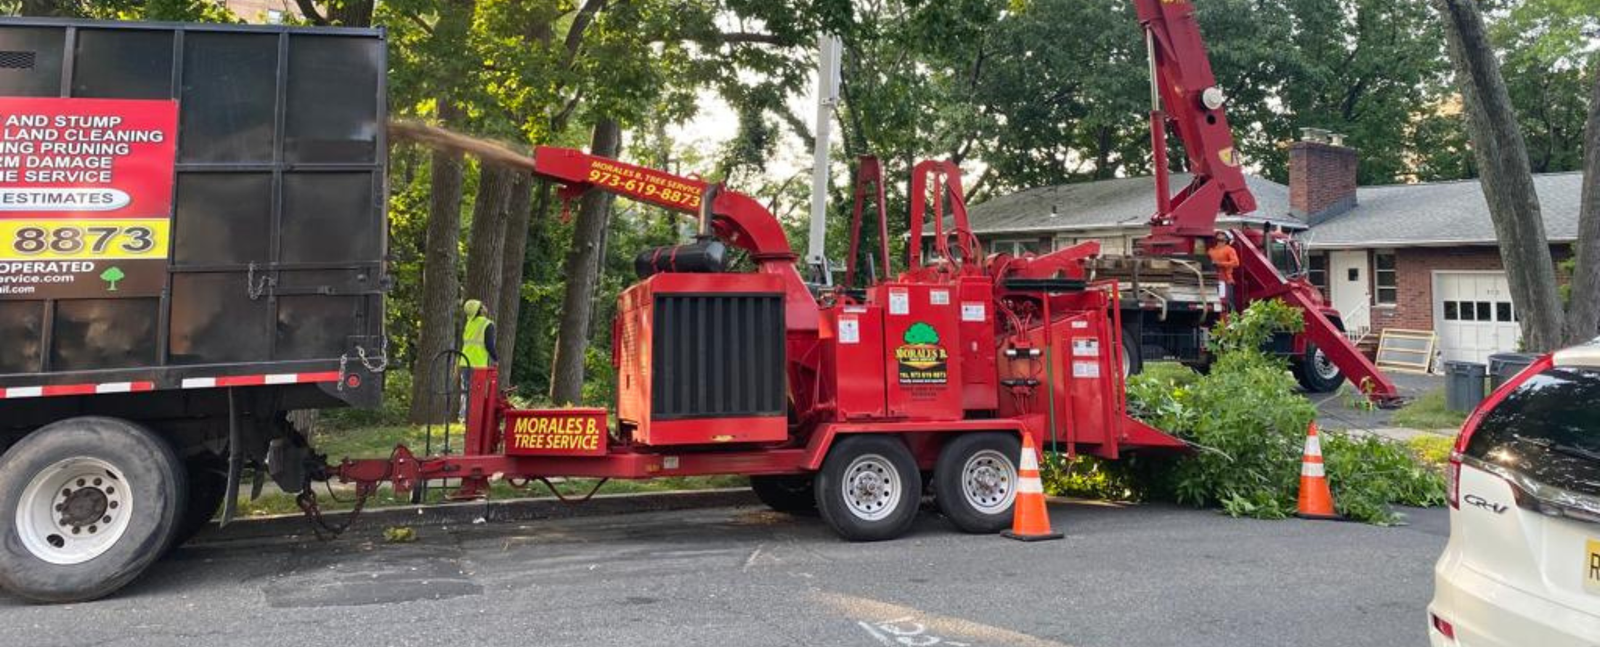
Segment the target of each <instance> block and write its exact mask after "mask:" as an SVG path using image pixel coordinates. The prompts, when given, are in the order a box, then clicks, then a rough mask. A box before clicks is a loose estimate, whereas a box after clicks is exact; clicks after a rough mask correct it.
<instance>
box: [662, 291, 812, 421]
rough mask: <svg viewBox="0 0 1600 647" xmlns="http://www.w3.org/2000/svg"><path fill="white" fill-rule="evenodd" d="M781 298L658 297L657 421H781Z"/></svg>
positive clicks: (783, 395)
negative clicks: (730, 418) (775, 417)
mask: <svg viewBox="0 0 1600 647" xmlns="http://www.w3.org/2000/svg"><path fill="white" fill-rule="evenodd" d="M783 326H784V319H783V295H781V294H670V293H669V294H658V295H656V302H655V325H654V330H653V335H654V339H653V343H654V353H653V355H654V356H653V359H654V362H653V366H652V371H651V373H652V374H651V379H650V383H651V394H650V395H651V398H650V399H651V405H650V409H651V416H652V417H653V418H656V419H658V420H660V419H671V418H709V417H727V416H770V415H783V414H784V411H785V408H786V404H787V397H788V396H787V392H786V389H785V382H784V355H783V340H784V328H783Z"/></svg>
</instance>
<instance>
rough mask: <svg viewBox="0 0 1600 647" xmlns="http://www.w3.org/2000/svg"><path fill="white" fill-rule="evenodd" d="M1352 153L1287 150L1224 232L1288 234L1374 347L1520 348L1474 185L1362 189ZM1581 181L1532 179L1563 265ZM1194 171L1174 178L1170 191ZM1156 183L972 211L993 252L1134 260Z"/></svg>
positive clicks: (1466, 353) (1325, 139)
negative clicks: (1073, 248)
mask: <svg viewBox="0 0 1600 647" xmlns="http://www.w3.org/2000/svg"><path fill="white" fill-rule="evenodd" d="M1357 163H1358V159H1357V154H1356V151H1354V150H1353V149H1350V148H1347V147H1345V146H1343V145H1341V143H1340V142H1339V140H1338V137H1337V136H1331V137H1330V136H1327V135H1326V134H1325V133H1323V134H1316V133H1313V134H1311V135H1310V136H1308V138H1307V139H1305V140H1302V141H1297V142H1294V143H1293V144H1291V145H1290V146H1289V185H1288V186H1284V185H1282V184H1278V183H1276V182H1272V181H1270V180H1267V179H1265V178H1261V177H1257V176H1253V175H1250V176H1246V181H1247V182H1248V184H1249V186H1250V189H1251V191H1252V192H1253V193H1255V195H1256V198H1257V203H1258V204H1257V210H1256V212H1255V213H1253V214H1248V215H1246V216H1243V217H1237V218H1223V219H1220V220H1219V222H1220V226H1239V225H1245V224H1255V225H1257V226H1259V225H1260V223H1263V222H1270V223H1273V224H1276V225H1278V226H1281V227H1283V228H1284V229H1285V230H1286V231H1291V232H1295V234H1296V236H1297V237H1299V238H1300V239H1301V241H1302V242H1303V243H1304V244H1305V245H1306V248H1307V251H1308V265H1309V268H1310V272H1309V278H1310V280H1311V281H1312V282H1313V283H1315V284H1316V285H1317V287H1318V288H1320V289H1321V290H1322V293H1323V294H1324V295H1326V296H1327V297H1328V298H1329V300H1330V301H1332V303H1333V305H1334V306H1335V307H1336V308H1338V309H1339V311H1340V312H1341V313H1342V314H1343V316H1344V321H1345V327H1346V329H1347V330H1350V331H1352V332H1353V333H1355V336H1358V337H1363V336H1364V337H1366V339H1367V342H1368V343H1369V344H1371V343H1373V342H1374V341H1375V340H1376V338H1377V336H1378V334H1380V333H1381V332H1382V330H1383V329H1385V328H1404V329H1412V330H1432V331H1434V332H1435V333H1436V334H1437V335H1438V339H1439V350H1440V358H1441V359H1446V360H1455V359H1461V360H1471V361H1480V362H1481V361H1484V359H1485V358H1486V357H1487V356H1488V355H1489V354H1490V353H1495V352H1504V351H1513V350H1516V347H1517V337H1518V327H1517V323H1516V309H1515V307H1514V306H1513V305H1512V304H1511V295H1510V292H1509V290H1508V289H1507V287H1506V279H1505V272H1504V270H1503V266H1502V265H1501V263H1500V254H1499V250H1498V248H1497V247H1496V246H1495V245H1496V243H1495V234H1494V227H1493V224H1492V223H1491V222H1490V220H1489V211H1488V206H1487V203H1486V202H1485V201H1484V198H1483V192H1482V189H1481V188H1480V187H1479V186H1478V182H1477V180H1463V181H1457V182H1430V183H1421V184H1398V185H1387V186H1364V187H1358V186H1356V164H1357ZM1582 180H1583V178H1582V174H1581V173H1549V174H1541V175H1536V176H1534V185H1535V187H1536V189H1537V191H1538V194H1539V200H1540V204H1541V206H1542V207H1543V213H1544V218H1545V231H1546V234H1547V235H1548V236H1549V238H1550V241H1551V251H1552V253H1553V254H1554V255H1555V258H1556V260H1557V261H1558V262H1559V261H1561V260H1562V259H1564V258H1567V257H1568V256H1569V255H1570V249H1571V243H1572V241H1573V240H1574V239H1575V238H1576V235H1577V214H1578V200H1579V194H1580V193H1581V190H1582ZM1187 181H1188V176H1186V175H1183V174H1177V175H1175V176H1174V177H1173V181H1172V184H1173V186H1183V185H1184V184H1185V183H1186V182H1187ZM1152 196H1153V181H1152V180H1151V179H1150V178H1147V177H1146V178H1120V179H1113V180H1104V181H1099V182H1086V183H1077V184H1066V185H1060V186H1053V187H1041V188H1035V189H1028V190H1025V191H1020V192H1017V193H1014V194H1010V195H1006V196H1001V197H997V198H994V199H992V200H989V201H986V202H983V203H981V204H978V205H975V206H973V207H972V208H971V209H970V210H969V215H970V218H971V221H972V226H973V230H974V232H975V233H976V234H977V235H978V237H979V239H980V240H981V241H983V243H984V245H985V248H986V249H989V250H993V251H1007V252H1019V251H1033V252H1042V251H1049V250H1053V249H1060V248H1062V247H1065V246H1068V245H1071V244H1074V243H1078V242H1083V241H1085V240H1099V241H1101V244H1102V246H1103V247H1102V249H1103V251H1104V253H1107V254H1128V253H1132V251H1133V241H1134V240H1135V239H1137V238H1138V237H1139V236H1142V235H1145V234H1146V233H1148V231H1149V230H1148V228H1147V227H1145V226H1144V223H1145V221H1146V220H1148V219H1149V217H1150V214H1151V213H1152V212H1153V210H1154V204H1153V203H1154V198H1153V197H1152Z"/></svg>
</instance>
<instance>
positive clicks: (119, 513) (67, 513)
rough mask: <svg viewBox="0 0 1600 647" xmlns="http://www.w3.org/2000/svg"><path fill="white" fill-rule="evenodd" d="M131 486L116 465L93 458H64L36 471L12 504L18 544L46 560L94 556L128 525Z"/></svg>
mask: <svg viewBox="0 0 1600 647" xmlns="http://www.w3.org/2000/svg"><path fill="white" fill-rule="evenodd" d="M130 489H131V488H129V487H128V483H127V479H125V478H123V476H122V472H121V470H118V469H117V468H116V467H115V466H113V465H111V464H110V463H107V462H105V461H102V460H100V459H98V458H88V457H77V458H69V459H66V460H63V461H60V462H58V463H56V464H54V465H51V466H49V467H47V468H45V469H43V470H40V472H39V473H38V474H36V475H35V476H34V477H33V480H32V481H30V482H29V483H28V487H27V488H26V489H24V490H23V491H22V500H21V502H20V503H19V505H18V506H17V534H18V536H20V537H21V539H22V545H23V546H24V547H25V548H27V549H28V552H30V553H33V555H34V557H38V558H39V559H42V560H44V561H46V562H49V563H51V564H81V563H83V562H87V561H89V560H91V559H94V558H96V557H99V556H100V555H102V554H104V553H105V552H106V551H107V550H110V549H111V547H112V546H113V545H115V544H116V543H117V540H118V539H121V538H122V534H123V533H124V532H127V530H128V520H129V519H132V518H133V497H132V496H131V493H130V491H129V490H130Z"/></svg>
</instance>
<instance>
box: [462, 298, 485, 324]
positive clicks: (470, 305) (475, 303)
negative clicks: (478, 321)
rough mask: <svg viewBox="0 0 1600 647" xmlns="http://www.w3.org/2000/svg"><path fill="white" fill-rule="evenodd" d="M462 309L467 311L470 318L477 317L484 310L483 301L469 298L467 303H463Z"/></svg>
mask: <svg viewBox="0 0 1600 647" xmlns="http://www.w3.org/2000/svg"><path fill="white" fill-rule="evenodd" d="M461 311H462V312H464V313H466V315H467V318H469V319H470V318H472V317H476V316H478V315H479V314H480V313H482V312H483V302H482V301H479V300H477V299H467V302H466V303H463V304H461Z"/></svg>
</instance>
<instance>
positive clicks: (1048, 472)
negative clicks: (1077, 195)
mask: <svg viewBox="0 0 1600 647" xmlns="http://www.w3.org/2000/svg"><path fill="white" fill-rule="evenodd" d="M1039 480H1040V481H1041V482H1042V483H1043V484H1044V491H1045V492H1049V493H1050V495H1051V496H1070V497H1079V498H1084V499H1099V500H1107V501H1137V500H1138V499H1139V496H1140V495H1142V494H1143V491H1142V489H1141V487H1140V484H1139V482H1138V481H1137V479H1136V477H1135V476H1134V475H1133V473H1131V472H1130V471H1129V470H1128V469H1127V465H1126V464H1125V463H1118V462H1115V461H1107V460H1103V459H1099V458H1095V457H1093V456H1076V457H1074V458H1071V459H1068V458H1067V456H1066V455H1065V454H1061V453H1056V452H1049V453H1046V454H1045V455H1044V462H1043V463H1042V464H1041V465H1040V470H1039Z"/></svg>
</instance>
